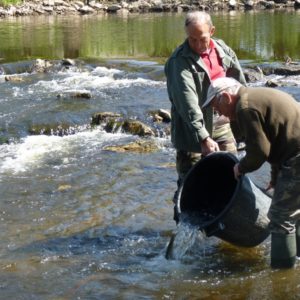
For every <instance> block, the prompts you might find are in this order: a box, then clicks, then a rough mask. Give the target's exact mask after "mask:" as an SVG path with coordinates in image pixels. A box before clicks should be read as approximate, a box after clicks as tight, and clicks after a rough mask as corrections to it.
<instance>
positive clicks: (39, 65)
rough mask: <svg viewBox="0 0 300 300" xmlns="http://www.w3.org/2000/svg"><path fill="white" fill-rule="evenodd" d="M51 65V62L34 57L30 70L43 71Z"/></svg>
mask: <svg viewBox="0 0 300 300" xmlns="http://www.w3.org/2000/svg"><path fill="white" fill-rule="evenodd" d="M50 67H52V63H51V62H50V61H48V60H44V59H39V58H38V59H36V60H35V62H34V63H33V65H32V67H31V70H30V72H36V73H45V72H47V71H48V70H49V68H50Z"/></svg>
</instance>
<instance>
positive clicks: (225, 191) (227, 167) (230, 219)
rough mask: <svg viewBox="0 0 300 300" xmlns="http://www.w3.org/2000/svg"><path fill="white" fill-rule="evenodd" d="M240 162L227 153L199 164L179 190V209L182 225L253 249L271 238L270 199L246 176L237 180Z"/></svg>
mask: <svg viewBox="0 0 300 300" xmlns="http://www.w3.org/2000/svg"><path fill="white" fill-rule="evenodd" d="M237 162H238V159H237V157H236V156H234V155H232V154H230V153H227V152H215V153H212V154H210V155H208V156H206V157H204V158H203V159H201V160H200V161H199V162H197V163H196V164H195V165H194V166H193V168H192V169H191V170H190V171H189V172H188V174H187V175H186V177H185V180H184V182H183V184H182V186H181V188H180V189H179V194H178V202H177V208H178V211H179V213H180V218H181V220H182V221H183V220H184V221H187V222H189V223H191V224H192V225H195V226H198V227H199V230H202V231H204V232H205V233H206V235H207V236H216V237H218V238H220V239H222V240H224V241H227V242H229V243H231V244H234V245H237V246H243V247H254V246H257V245H258V244H260V243H261V242H263V241H264V240H265V239H266V238H267V237H268V235H269V230H268V224H269V219H268V217H267V213H268V211H269V208H270V205H271V199H270V198H269V197H268V196H267V195H266V194H264V193H263V192H262V191H261V190H260V189H259V188H258V187H256V186H255V185H254V183H253V182H252V181H251V180H250V178H249V177H247V176H246V175H243V176H241V178H240V179H239V180H238V181H237V180H235V178H234V173H233V167H234V165H235V164H236V163H237Z"/></svg>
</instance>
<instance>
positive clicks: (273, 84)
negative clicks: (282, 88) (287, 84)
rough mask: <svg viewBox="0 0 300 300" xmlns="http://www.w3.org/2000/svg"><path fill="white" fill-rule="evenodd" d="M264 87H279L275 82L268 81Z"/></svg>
mask: <svg viewBox="0 0 300 300" xmlns="http://www.w3.org/2000/svg"><path fill="white" fill-rule="evenodd" d="M265 86H267V87H277V86H279V84H278V83H277V82H275V81H274V80H268V81H267V82H266V83H265Z"/></svg>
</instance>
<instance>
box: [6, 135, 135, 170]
mask: <svg viewBox="0 0 300 300" xmlns="http://www.w3.org/2000/svg"><path fill="white" fill-rule="evenodd" d="M128 137H129V136H128V135H125V134H112V133H106V132H103V131H101V130H100V129H96V130H93V131H86V132H79V133H77V134H75V135H70V136H64V137H59V136H46V135H36V136H28V137H26V138H24V139H22V140H21V142H20V143H18V144H9V145H1V146H0V173H12V174H17V173H22V172H27V171H32V170H34V169H36V168H39V167H41V166H42V165H44V164H45V163H47V162H49V161H51V160H54V161H55V160H59V164H62V165H63V164H64V163H66V164H67V163H68V162H69V157H70V156H71V157H74V153H76V152H79V151H88V149H91V148H94V147H97V148H99V151H100V150H101V148H102V147H103V146H104V145H106V144H107V143H111V141H115V142H116V141H118V140H120V139H126V138H128Z"/></svg>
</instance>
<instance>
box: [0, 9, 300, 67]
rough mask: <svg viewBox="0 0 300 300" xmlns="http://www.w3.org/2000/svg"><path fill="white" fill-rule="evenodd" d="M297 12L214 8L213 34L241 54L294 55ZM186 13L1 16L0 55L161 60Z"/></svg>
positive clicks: (175, 41)
mask: <svg viewBox="0 0 300 300" xmlns="http://www.w3.org/2000/svg"><path fill="white" fill-rule="evenodd" d="M299 14H300V12H299V11H297V10H294V9H293V10H291V11H280V10H279V11H269V10H268V11H246V12H237V11H231V12H229V13H228V12H214V13H212V17H213V21H214V23H215V25H216V34H215V35H216V37H218V38H222V39H224V40H225V41H226V42H227V44H228V45H229V46H231V47H232V48H233V49H234V50H235V51H236V53H237V54H238V57H239V58H240V59H254V60H280V61H283V60H284V58H285V56H289V57H291V58H292V59H293V60H298V59H299V47H300V44H299V35H300V18H299ZM184 17H185V14H175V13H160V14H141V15H135V14H129V15H126V16H124V15H123V16H119V15H97V16H72V17H71V18H70V17H65V16H57V17H55V16H39V17H38V16H37V17H19V18H7V19H3V20H0V22H1V29H0V39H1V41H2V42H1V44H0V58H3V59H4V61H17V60H22V59H29V58H37V57H38V58H64V57H68V58H78V57H81V58H95V57H97V58H113V57H114V58H128V57H133V58H153V59H160V60H164V59H165V58H166V57H168V56H169V55H170V54H171V52H172V51H173V50H174V49H175V47H177V46H178V45H179V44H181V43H182V41H183V40H184V38H185V34H184V30H183V20H184Z"/></svg>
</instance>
